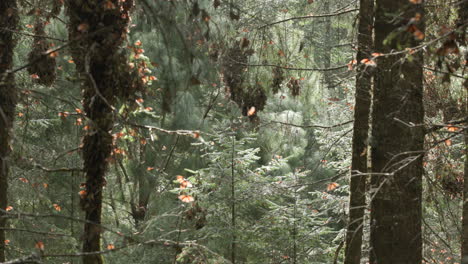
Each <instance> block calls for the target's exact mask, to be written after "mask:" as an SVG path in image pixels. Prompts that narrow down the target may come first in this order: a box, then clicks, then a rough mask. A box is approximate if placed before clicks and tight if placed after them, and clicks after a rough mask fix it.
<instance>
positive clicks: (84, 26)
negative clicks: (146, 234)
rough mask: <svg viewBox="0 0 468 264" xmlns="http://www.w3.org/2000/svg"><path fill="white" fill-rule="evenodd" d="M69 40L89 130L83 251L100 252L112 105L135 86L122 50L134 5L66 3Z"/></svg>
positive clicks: (95, 262)
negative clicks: (79, 79)
mask: <svg viewBox="0 0 468 264" xmlns="http://www.w3.org/2000/svg"><path fill="white" fill-rule="evenodd" d="M66 6H67V13H68V16H69V18H70V25H69V38H70V40H72V41H73V42H72V45H71V52H72V56H73V60H74V61H75V63H76V67H77V71H78V73H79V75H80V77H81V79H82V85H81V87H82V91H83V108H84V111H85V114H86V117H87V119H88V121H89V122H88V126H89V130H88V132H87V134H86V135H85V136H84V138H83V149H82V151H83V160H84V171H85V175H86V184H85V186H86V189H85V190H86V194H85V195H83V196H82V200H81V206H82V208H83V210H84V211H85V220H86V221H87V222H86V223H85V227H84V233H83V252H95V251H100V249H101V247H100V244H101V231H102V229H101V226H100V224H101V210H102V197H103V194H102V192H103V186H104V184H105V178H104V176H105V172H106V169H107V165H108V159H109V157H110V154H111V150H112V146H113V143H112V135H111V130H112V127H113V125H114V111H113V105H114V104H115V103H116V101H117V99H119V98H120V99H122V101H125V100H126V99H127V98H128V97H129V96H130V95H131V94H132V91H133V89H134V88H135V87H134V85H132V83H131V75H130V74H129V73H130V72H131V71H130V69H129V68H128V65H127V61H126V55H125V53H123V52H122V50H121V49H120V46H121V44H122V43H123V41H124V40H125V39H126V35H127V25H128V22H129V19H130V17H129V12H130V9H131V8H132V7H133V1H131V0H127V1H119V0H106V1H103V0H101V1H95V0H68V1H67V2H66ZM83 263H84V264H101V263H103V260H102V257H101V256H100V255H88V256H83Z"/></svg>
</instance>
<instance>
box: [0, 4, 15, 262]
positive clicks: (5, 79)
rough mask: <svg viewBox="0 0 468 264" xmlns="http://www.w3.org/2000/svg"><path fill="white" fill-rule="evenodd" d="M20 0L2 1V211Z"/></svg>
mask: <svg viewBox="0 0 468 264" xmlns="http://www.w3.org/2000/svg"><path fill="white" fill-rule="evenodd" d="M17 11H18V10H17V5H16V0H2V1H0V209H2V210H5V209H6V207H7V206H8V197H7V194H8V155H9V153H10V149H11V146H10V140H11V129H12V127H13V121H14V115H15V107H16V103H17V91H16V88H15V80H14V76H13V74H9V73H8V72H7V71H8V70H10V69H11V67H12V66H13V49H14V47H15V41H14V38H13V33H12V32H11V31H7V30H3V29H10V30H15V29H16V27H17V24H18V20H19V18H18V12H17ZM2 216H3V212H2V211H0V262H5V242H4V241H5V230H3V229H1V228H4V227H6V224H7V223H6V218H2Z"/></svg>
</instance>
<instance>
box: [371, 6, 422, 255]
mask: <svg viewBox="0 0 468 264" xmlns="http://www.w3.org/2000/svg"><path fill="white" fill-rule="evenodd" d="M418 13H419V15H417V14H418ZM415 17H416V18H417V17H419V18H420V19H419V20H417V19H413V20H411V18H415ZM422 22H423V8H422V3H421V4H413V3H411V2H410V1H408V0H377V1H376V14H375V24H374V25H375V27H374V28H375V50H376V52H380V53H384V54H385V53H390V52H391V51H395V50H403V49H405V48H411V47H414V46H416V45H418V44H419V43H420V40H418V37H419V38H421V36H422V35H421V34H422V32H424V26H423V23H422ZM411 23H414V24H413V26H411ZM416 29H417V30H419V31H417V30H416ZM403 56H405V55H392V56H382V57H379V58H378V59H377V71H376V74H375V75H374V98H373V108H372V140H371V145H372V148H371V160H372V173H375V174H374V175H373V176H372V179H371V195H372V197H373V198H372V201H371V234H370V246H371V249H370V263H371V264H396V263H398V264H410V263H411V264H416V263H417V264H419V263H421V262H422V238H421V215H422V208H421V196H422V194H421V193H422V173H423V166H422V151H423V147H424V131H423V126H421V124H423V116H424V109H423V104H422V96H423V89H422V83H423V74H422V66H423V56H422V51H419V52H416V53H413V54H412V55H411V58H410V59H407V58H404V57H403ZM399 120H400V121H399ZM412 124H415V125H416V126H412ZM381 173H387V174H381Z"/></svg>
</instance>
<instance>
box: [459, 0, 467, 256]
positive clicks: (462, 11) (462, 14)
mask: <svg viewBox="0 0 468 264" xmlns="http://www.w3.org/2000/svg"><path fill="white" fill-rule="evenodd" d="M467 23H468V0H465V1H464V2H461V4H460V6H459V7H458V21H457V26H459V27H460V28H459V32H460V34H459V35H458V41H459V43H461V44H463V45H465V47H468V43H467V39H466V30H467V29H468V25H467ZM465 56H466V59H468V51H466V54H465ZM463 85H465V88H466V90H468V87H467V85H468V81H465V83H464V84H463ZM466 100H467V98H466V94H465V102H464V106H465V109H464V110H465V113H464V116H467V115H468V102H467V101H466ZM467 126H468V123H465V131H464V134H465V171H464V175H463V180H464V183H463V220H462V244H461V263H462V264H468V128H467Z"/></svg>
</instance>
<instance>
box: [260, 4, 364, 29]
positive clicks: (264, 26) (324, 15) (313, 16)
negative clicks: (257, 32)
mask: <svg viewBox="0 0 468 264" xmlns="http://www.w3.org/2000/svg"><path fill="white" fill-rule="evenodd" d="M358 10H359V9H357V8H355V9H348V10H344V11H341V12H336V13H331V14H322V15H308V16H299V17H290V18H287V19H283V20H279V21H276V22H273V23H270V24H266V25H263V26H261V27H259V28H257V29H263V28H266V27H269V26H273V25H276V24H280V23H284V22H288V21H292V20H299V19H308V18H321V17H331V16H339V15H343V14H347V13H351V12H354V11H358Z"/></svg>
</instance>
